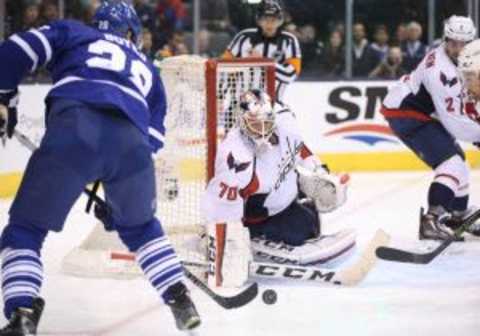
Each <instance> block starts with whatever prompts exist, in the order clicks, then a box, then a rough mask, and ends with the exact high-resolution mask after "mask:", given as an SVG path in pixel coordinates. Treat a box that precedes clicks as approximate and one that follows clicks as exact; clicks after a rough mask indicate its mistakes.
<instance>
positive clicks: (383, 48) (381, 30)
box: [371, 25, 389, 61]
mask: <svg viewBox="0 0 480 336" xmlns="http://www.w3.org/2000/svg"><path fill="white" fill-rule="evenodd" d="M373 39H374V41H375V42H373V43H372V44H371V46H372V49H373V50H374V51H375V52H376V53H377V58H378V59H379V60H382V61H383V60H384V59H385V57H387V53H388V40H389V35H388V30H387V26H385V25H378V26H377V27H376V28H375V33H374V34H373Z"/></svg>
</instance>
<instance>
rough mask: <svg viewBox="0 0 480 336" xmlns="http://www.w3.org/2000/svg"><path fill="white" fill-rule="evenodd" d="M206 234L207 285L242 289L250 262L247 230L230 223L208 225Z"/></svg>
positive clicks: (239, 225) (239, 224)
mask: <svg viewBox="0 0 480 336" xmlns="http://www.w3.org/2000/svg"><path fill="white" fill-rule="evenodd" d="M207 233H208V262H209V270H208V284H209V286H211V287H218V286H221V287H241V286H243V285H244V284H245V283H246V282H247V281H248V271H249V264H250V261H251V260H252V254H251V251H250V235H249V232H248V230H247V229H246V228H244V227H243V224H242V223H240V222H231V223H228V224H209V225H207Z"/></svg>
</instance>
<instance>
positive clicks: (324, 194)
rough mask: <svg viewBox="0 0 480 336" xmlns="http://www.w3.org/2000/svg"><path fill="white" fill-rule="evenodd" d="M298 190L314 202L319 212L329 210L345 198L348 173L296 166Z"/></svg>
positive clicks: (338, 205)
mask: <svg viewBox="0 0 480 336" xmlns="http://www.w3.org/2000/svg"><path fill="white" fill-rule="evenodd" d="M297 172H298V183H299V187H300V190H301V191H302V192H303V193H305V195H306V196H307V197H309V198H311V199H312V200H313V201H314V202H315V206H316V207H317V211H318V212H320V213H327V212H331V211H333V210H335V209H337V208H338V207H340V206H342V205H343V204H344V203H345V201H346V200H347V189H348V182H349V181H350V176H349V175H348V174H341V175H333V174H328V173H327V172H326V171H325V170H323V169H315V170H313V171H312V170H308V169H306V168H304V167H302V166H298V167H297Z"/></svg>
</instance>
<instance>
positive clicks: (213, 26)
mask: <svg viewBox="0 0 480 336" xmlns="http://www.w3.org/2000/svg"><path fill="white" fill-rule="evenodd" d="M200 13H201V18H202V23H204V25H205V26H206V28H207V29H208V30H210V31H230V30H231V24H230V17H229V13H228V4H227V0H202V1H200ZM231 32H232V33H233V31H231Z"/></svg>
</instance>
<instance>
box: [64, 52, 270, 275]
mask: <svg viewBox="0 0 480 336" xmlns="http://www.w3.org/2000/svg"><path fill="white" fill-rule="evenodd" d="M158 65H159V68H160V74H161V77H162V80H163V83H164V86H165V89H166V93H167V103H168V112H167V116H166V120H165V126H166V134H165V146H164V148H163V149H162V150H161V152H160V154H159V155H158V156H157V157H156V159H155V170H156V183H157V185H156V187H157V202H158V206H157V217H158V218H159V219H160V221H161V223H162V227H163V229H164V230H165V231H166V232H167V234H168V236H169V238H170V241H171V242H172V244H173V245H174V247H175V250H176V252H177V254H178V255H179V256H180V258H181V259H182V260H184V261H187V262H189V263H194V264H206V262H207V246H206V242H205V241H206V240H205V239H201V238H200V237H201V236H202V235H203V234H204V230H205V228H204V227H205V223H204V222H203V219H202V218H201V214H200V200H201V197H202V193H203V192H204V189H205V187H206V183H207V181H208V180H209V179H210V178H211V177H212V176H213V173H214V171H213V169H214V159H215V153H216V146H217V143H218V141H221V139H223V137H224V136H225V134H226V132H228V129H229V128H230V127H232V126H233V125H234V124H235V114H236V108H237V105H238V101H239V97H240V95H241V93H242V92H244V91H245V90H248V89H254V88H261V89H264V90H266V91H267V92H269V93H270V94H271V95H272V97H273V96H274V90H275V67H274V63H273V62H272V61H269V60H264V59H242V60H231V61H216V60H208V59H204V58H201V57H198V56H178V57H171V58H167V59H165V60H164V61H162V62H160V63H159V64H158ZM62 270H63V271H64V272H65V273H68V274H73V275H77V276H82V277H110V278H119V279H124V278H132V277H136V276H138V275H140V274H141V272H140V270H139V269H138V267H137V266H136V263H135V260H134V257H133V255H131V254H130V253H128V251H127V250H126V248H125V247H124V246H123V244H122V243H121V241H120V240H119V238H118V236H117V234H116V232H106V231H105V230H104V228H103V225H102V224H101V223H99V224H97V225H96V226H95V228H94V229H93V231H92V232H91V233H90V234H89V235H88V236H87V238H86V239H85V240H84V241H83V242H82V243H81V245H80V246H78V247H76V248H75V249H73V250H72V251H71V252H70V253H68V254H67V255H66V257H65V258H64V259H63V263H62Z"/></svg>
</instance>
